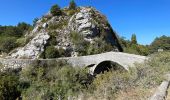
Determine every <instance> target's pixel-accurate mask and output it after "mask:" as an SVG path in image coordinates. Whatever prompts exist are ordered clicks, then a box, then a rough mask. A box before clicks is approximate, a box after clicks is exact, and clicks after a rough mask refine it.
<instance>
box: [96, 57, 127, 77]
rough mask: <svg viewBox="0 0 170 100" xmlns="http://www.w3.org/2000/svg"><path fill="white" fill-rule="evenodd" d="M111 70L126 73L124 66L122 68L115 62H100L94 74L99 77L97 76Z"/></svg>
mask: <svg viewBox="0 0 170 100" xmlns="http://www.w3.org/2000/svg"><path fill="white" fill-rule="evenodd" d="M110 70H120V71H125V69H124V68H123V66H121V65H120V64H118V63H116V62H113V61H109V60H108V61H103V62H100V63H99V64H98V65H97V66H96V68H95V69H94V72H93V74H94V75H97V74H101V73H104V72H105V71H107V72H108V71H110Z"/></svg>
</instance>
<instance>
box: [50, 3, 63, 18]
mask: <svg viewBox="0 0 170 100" xmlns="http://www.w3.org/2000/svg"><path fill="white" fill-rule="evenodd" d="M50 12H51V14H52V15H53V16H57V15H61V10H60V7H59V6H58V5H57V4H55V5H53V6H52V7H51V10H50Z"/></svg>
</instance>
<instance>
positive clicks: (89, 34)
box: [9, 7, 122, 59]
mask: <svg viewBox="0 0 170 100" xmlns="http://www.w3.org/2000/svg"><path fill="white" fill-rule="evenodd" d="M26 37H29V38H30V37H31V38H30V41H29V42H28V43H27V44H26V45H25V46H24V47H20V48H18V49H16V50H14V51H13V52H11V53H10V56H9V58H30V59H36V58H39V57H41V56H42V54H44V52H45V51H46V49H47V47H48V46H53V47H54V48H55V49H56V50H58V51H59V52H61V51H62V52H63V53H62V54H60V56H78V55H80V54H82V52H84V51H82V50H86V51H89V52H90V50H91V48H94V49H100V48H101V47H100V46H99V45H101V46H103V45H105V44H110V45H111V46H112V49H109V50H112V51H122V48H121V46H120V44H119V42H118V39H117V36H116V33H115V32H114V31H113V29H112V28H111V26H110V24H109V23H108V21H107V19H106V17H105V16H104V15H102V14H101V13H100V12H98V11H97V10H96V9H94V8H92V7H78V8H77V9H76V10H75V11H74V12H71V11H69V9H68V8H64V9H62V15H60V16H52V14H51V13H50V12H49V13H47V14H46V15H44V16H43V17H42V18H41V19H39V20H38V21H37V22H36V25H35V27H34V29H33V30H32V31H31V32H30V33H29V34H27V35H26ZM101 38H102V39H101ZM100 39H101V40H102V41H105V42H101V41H100V43H98V42H99V41H98V40H100ZM80 42H81V43H80ZM101 43H103V44H101ZM78 44H79V45H78ZM87 44H88V46H87ZM89 45H90V46H89ZM85 46H86V47H85ZM93 46H94V47H93ZM103 48H104V49H106V50H107V48H106V47H103ZM80 49H81V50H80ZM100 52H103V51H100ZM96 53H97V52H96ZM84 54H92V53H84Z"/></svg>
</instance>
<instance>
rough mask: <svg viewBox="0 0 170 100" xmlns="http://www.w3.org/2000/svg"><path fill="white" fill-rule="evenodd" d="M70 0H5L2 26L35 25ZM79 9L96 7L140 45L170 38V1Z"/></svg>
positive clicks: (105, 1)
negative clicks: (34, 22) (51, 10)
mask: <svg viewBox="0 0 170 100" xmlns="http://www.w3.org/2000/svg"><path fill="white" fill-rule="evenodd" d="M69 1H70V0H1V2H0V25H16V24H17V23H18V22H27V23H30V24H32V20H33V19H34V18H36V17H41V16H42V15H43V14H45V13H46V12H48V11H49V9H50V7H51V6H52V5H53V4H56V3H57V4H58V5H60V7H65V6H67V5H68V3H69ZM75 1H76V3H77V5H79V6H93V7H95V8H96V9H97V10H99V11H100V12H101V13H103V14H104V15H105V16H107V18H108V20H109V22H110V24H111V25H112V27H113V29H114V30H115V31H116V32H117V33H118V35H119V36H123V37H125V38H126V39H130V37H131V35H132V34H133V33H135V34H136V35H137V39H138V42H139V43H140V44H150V43H151V42H152V41H153V40H154V38H156V37H159V36H161V35H167V36H170V0H75Z"/></svg>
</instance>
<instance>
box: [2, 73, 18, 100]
mask: <svg viewBox="0 0 170 100" xmlns="http://www.w3.org/2000/svg"><path fill="white" fill-rule="evenodd" d="M19 96H20V90H19V77H18V76H16V75H15V74H12V73H0V99H1V100H16V99H17V98H18V97H19Z"/></svg>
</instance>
